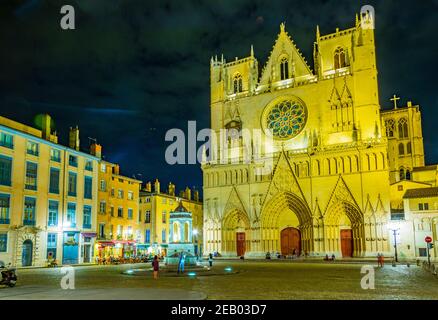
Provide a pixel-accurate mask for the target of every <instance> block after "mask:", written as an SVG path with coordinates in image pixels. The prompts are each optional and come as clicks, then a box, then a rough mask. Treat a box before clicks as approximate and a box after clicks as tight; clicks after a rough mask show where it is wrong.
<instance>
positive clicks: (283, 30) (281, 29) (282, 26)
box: [280, 22, 285, 33]
mask: <svg viewBox="0 0 438 320" xmlns="http://www.w3.org/2000/svg"><path fill="white" fill-rule="evenodd" d="M280 32H281V33H284V32H285V23H284V22H282V23H281V24H280Z"/></svg>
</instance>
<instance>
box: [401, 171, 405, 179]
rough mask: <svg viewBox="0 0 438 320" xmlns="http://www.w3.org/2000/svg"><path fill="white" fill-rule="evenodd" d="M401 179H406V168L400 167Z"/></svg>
mask: <svg viewBox="0 0 438 320" xmlns="http://www.w3.org/2000/svg"><path fill="white" fill-rule="evenodd" d="M400 180H405V169H403V168H400Z"/></svg>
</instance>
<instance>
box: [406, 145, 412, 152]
mask: <svg viewBox="0 0 438 320" xmlns="http://www.w3.org/2000/svg"><path fill="white" fill-rule="evenodd" d="M411 153H412V144H411V143H410V142H408V144H407V145H406V154H411Z"/></svg>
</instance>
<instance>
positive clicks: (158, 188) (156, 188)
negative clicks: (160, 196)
mask: <svg viewBox="0 0 438 320" xmlns="http://www.w3.org/2000/svg"><path fill="white" fill-rule="evenodd" d="M154 191H155V192H156V193H160V181H158V179H155V182H154Z"/></svg>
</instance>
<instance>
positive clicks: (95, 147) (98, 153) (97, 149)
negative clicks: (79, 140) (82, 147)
mask: <svg viewBox="0 0 438 320" xmlns="http://www.w3.org/2000/svg"><path fill="white" fill-rule="evenodd" d="M90 153H91V154H92V155H93V156H95V157H98V158H102V146H101V145H100V144H97V143H93V144H92V145H91V146H90Z"/></svg>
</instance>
